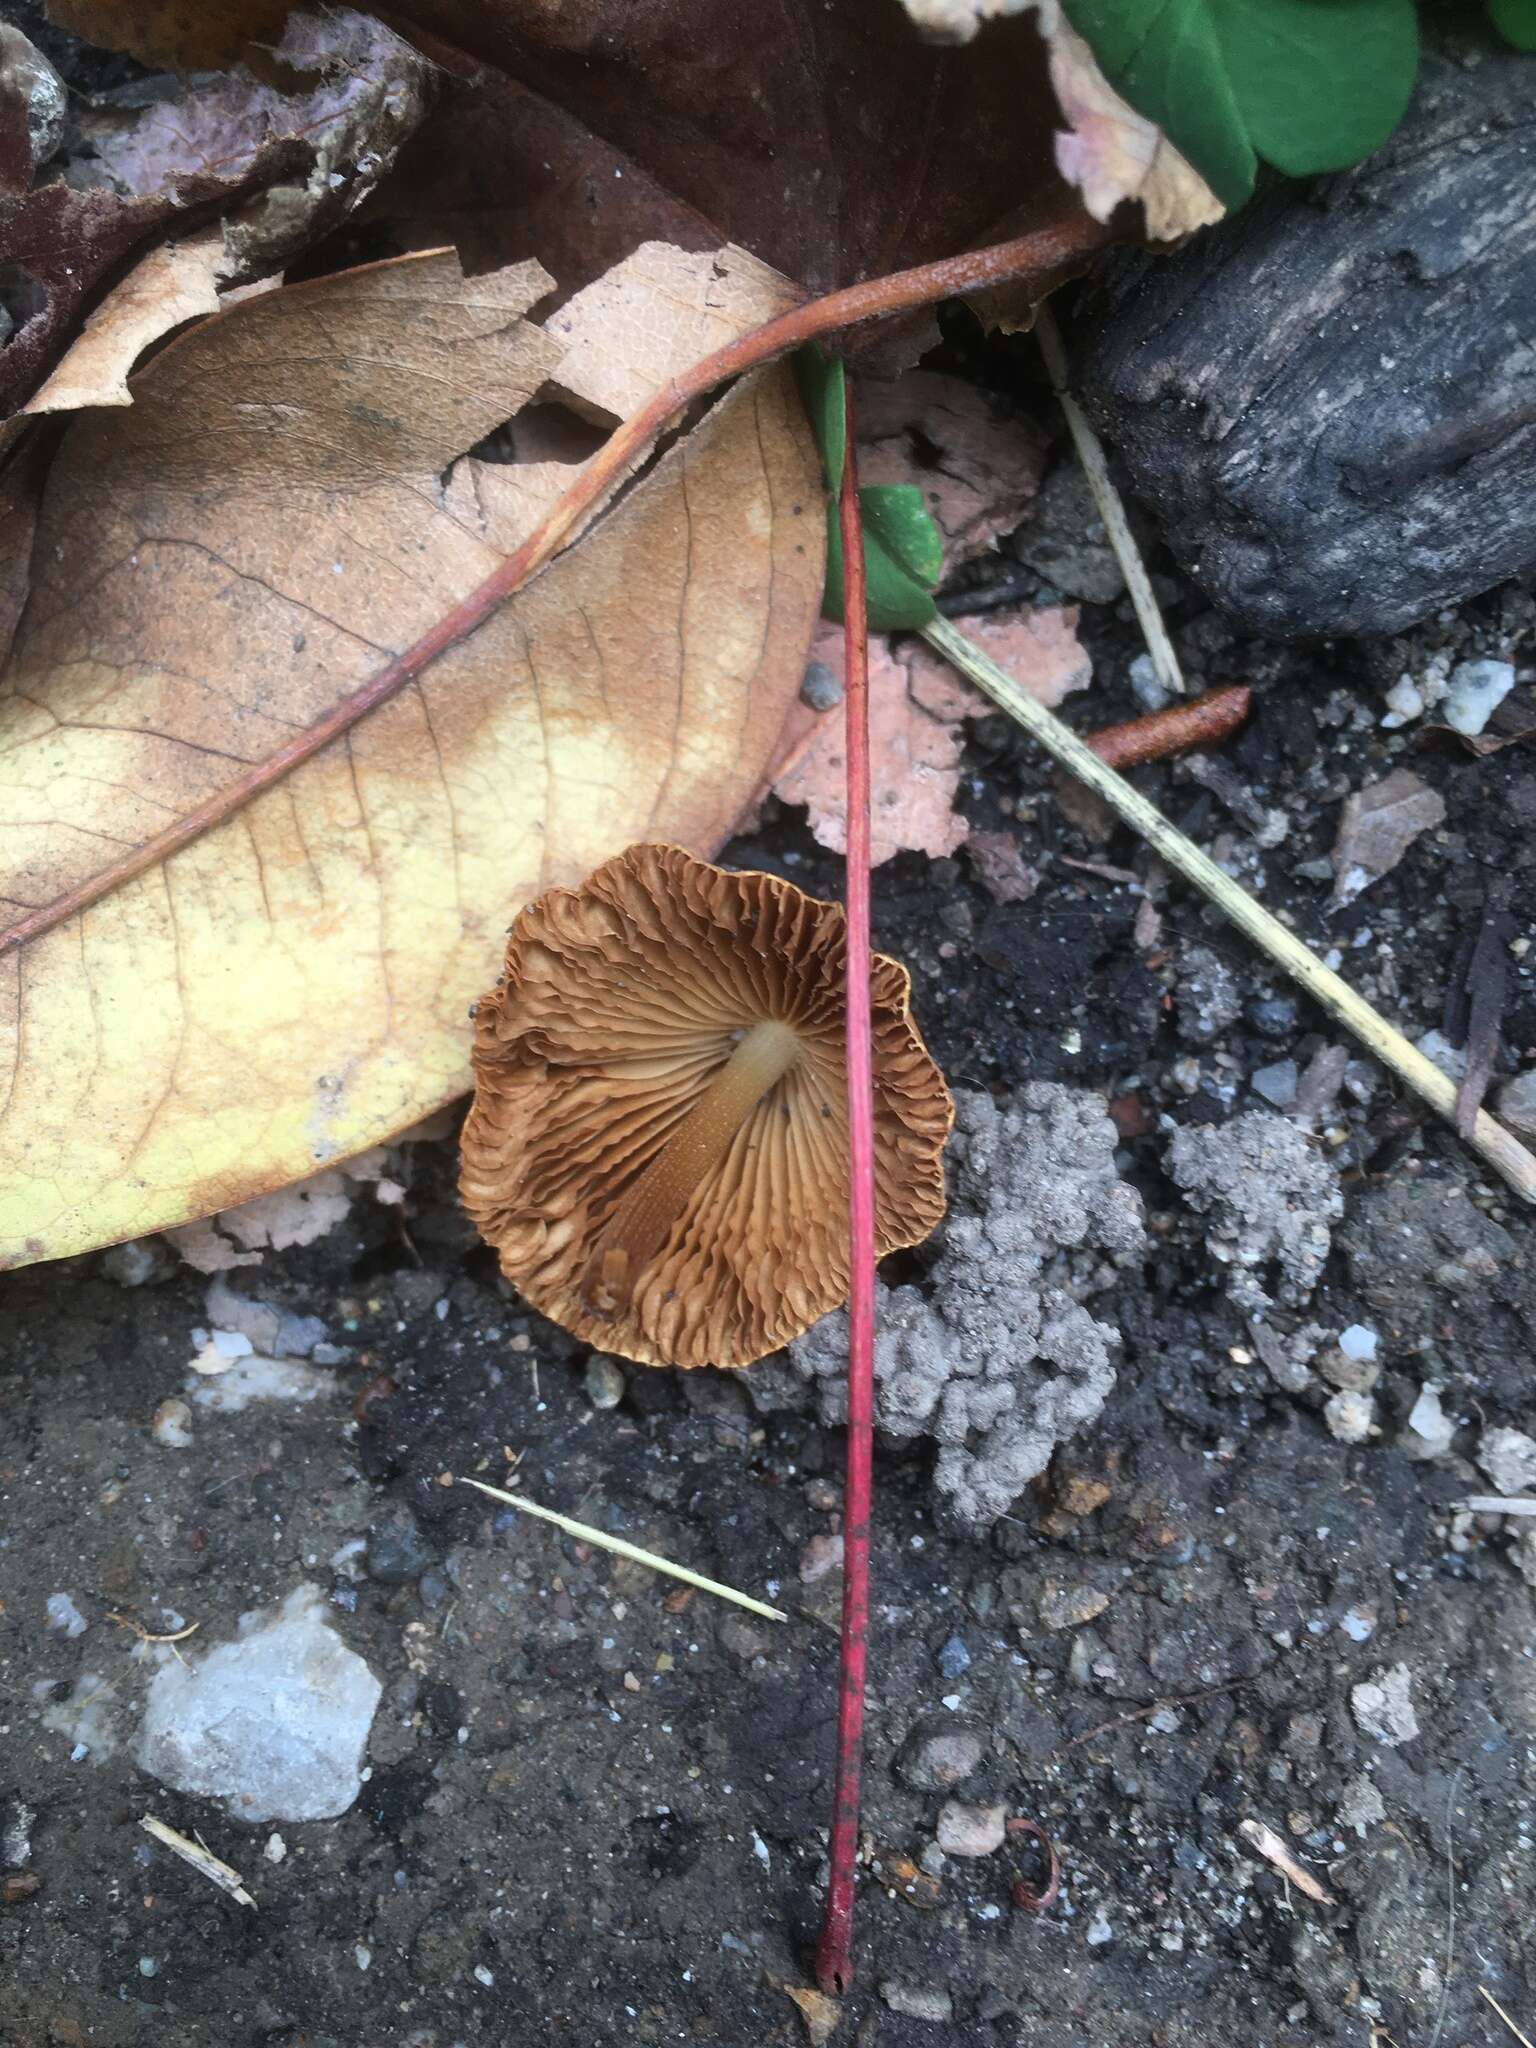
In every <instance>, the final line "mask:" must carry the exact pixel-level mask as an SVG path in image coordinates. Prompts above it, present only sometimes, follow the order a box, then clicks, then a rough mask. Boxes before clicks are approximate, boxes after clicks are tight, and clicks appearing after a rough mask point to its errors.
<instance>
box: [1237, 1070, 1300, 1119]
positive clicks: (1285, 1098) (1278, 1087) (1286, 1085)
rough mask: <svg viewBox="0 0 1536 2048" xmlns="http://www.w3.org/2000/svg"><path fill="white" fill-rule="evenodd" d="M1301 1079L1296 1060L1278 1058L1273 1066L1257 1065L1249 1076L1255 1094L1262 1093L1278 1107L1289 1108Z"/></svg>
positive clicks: (1266, 1099) (1267, 1100)
mask: <svg viewBox="0 0 1536 2048" xmlns="http://www.w3.org/2000/svg"><path fill="white" fill-rule="evenodd" d="M1300 1079H1301V1074H1300V1070H1299V1069H1298V1067H1297V1065H1296V1062H1295V1061H1294V1060H1276V1061H1275V1063H1274V1065H1273V1066H1268V1067H1256V1068H1255V1069H1254V1071H1253V1073H1252V1074H1251V1075H1250V1076H1249V1083H1250V1085H1251V1087H1252V1089H1253V1092H1254V1093H1255V1095H1262V1096H1263V1098H1264V1100H1265V1101H1266V1102H1269V1103H1273V1105H1274V1107H1275V1108H1276V1109H1289V1108H1290V1106H1291V1104H1292V1103H1293V1102H1294V1101H1295V1100H1296V1089H1297V1086H1298V1084H1299V1082H1300Z"/></svg>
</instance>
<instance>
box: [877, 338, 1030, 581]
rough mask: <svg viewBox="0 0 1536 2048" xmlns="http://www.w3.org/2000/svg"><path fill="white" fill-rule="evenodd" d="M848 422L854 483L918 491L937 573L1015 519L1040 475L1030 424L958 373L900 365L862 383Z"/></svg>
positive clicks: (992, 543)
mask: <svg viewBox="0 0 1536 2048" xmlns="http://www.w3.org/2000/svg"><path fill="white" fill-rule="evenodd" d="M858 422H859V479H860V481H861V482H862V483H866V484H913V485H915V486H916V487H917V489H918V490H920V491H921V492H922V494H923V499H924V501H925V503H926V504H927V507H928V510H929V511H930V512H931V513H932V515H933V519H934V523H935V525H936V526H937V527H938V529H939V533H940V535H941V536H942V538H943V541H944V567H943V571H942V575H944V576H947V575H948V574H949V571H950V570H951V569H952V568H954V567H955V565H956V564H957V563H959V562H968V561H970V560H972V559H973V558H974V557H975V556H977V555H981V554H985V553H986V552H987V550H988V549H989V548H994V547H996V545H997V540H998V536H999V535H1000V534H1004V533H1011V532H1012V530H1013V529H1014V527H1016V526H1018V525H1019V524H1020V523H1021V522H1022V520H1023V518H1024V515H1025V514H1026V512H1028V510H1029V508H1030V506H1031V505H1032V504H1033V503H1034V499H1035V493H1036V492H1037V491H1038V489H1039V488H1040V479H1041V477H1042V476H1043V475H1044V473H1045V455H1046V449H1045V442H1044V439H1043V438H1042V436H1041V434H1040V431H1039V429H1038V428H1037V427H1036V426H1035V425H1034V424H1033V423H1032V422H1031V421H1029V420H1024V419H1020V418H1018V417H1017V416H1015V415H1012V414H1009V413H1007V412H1005V411H1003V410H1002V408H1001V407H1000V406H997V405H994V404H993V403H992V402H991V401H990V400H989V399H988V398H987V396H986V394H985V392H982V391H978V390H977V388H976V386H975V385H974V384H968V383H966V382H965V381H964V379H963V378H960V377H946V376H942V375H940V374H939V373H938V372H937V371H933V370H909V371H908V372H907V373H906V375H905V376H903V377H899V378H897V379H896V381H895V382H894V383H890V384H877V383H874V382H870V383H869V384H868V385H867V386H864V387H862V388H861V390H860V393H859V407H858Z"/></svg>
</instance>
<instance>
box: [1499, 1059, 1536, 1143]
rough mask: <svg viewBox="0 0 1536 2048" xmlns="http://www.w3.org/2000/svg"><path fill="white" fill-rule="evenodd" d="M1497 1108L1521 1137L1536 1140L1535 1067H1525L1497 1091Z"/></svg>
mask: <svg viewBox="0 0 1536 2048" xmlns="http://www.w3.org/2000/svg"><path fill="white" fill-rule="evenodd" d="M1496 1106H1497V1108H1498V1112H1499V1115H1500V1116H1501V1117H1503V1119H1504V1121H1505V1123H1507V1124H1509V1125H1510V1126H1511V1127H1512V1128H1513V1129H1515V1130H1517V1131H1519V1133H1520V1134H1521V1136H1522V1137H1525V1138H1536V1067H1527V1068H1526V1070H1525V1072H1524V1073H1523V1074H1516V1076H1515V1078H1514V1079H1513V1080H1512V1081H1506V1082H1505V1083H1504V1086H1503V1087H1502V1088H1501V1089H1500V1090H1499V1097H1498V1103H1497V1105H1496Z"/></svg>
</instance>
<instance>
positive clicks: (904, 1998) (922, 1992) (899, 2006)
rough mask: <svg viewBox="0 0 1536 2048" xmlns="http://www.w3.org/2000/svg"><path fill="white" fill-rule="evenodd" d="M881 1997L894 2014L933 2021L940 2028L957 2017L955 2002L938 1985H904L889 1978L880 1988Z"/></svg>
mask: <svg viewBox="0 0 1536 2048" xmlns="http://www.w3.org/2000/svg"><path fill="white" fill-rule="evenodd" d="M880 1996H881V1997H882V1998H883V1999H884V2000H885V2002H886V2004H887V2005H888V2006H889V2007H890V2009H891V2011H892V2012H899V2013H902V2014H903V2015H904V2016H905V2017H906V2018H907V2019H909V2020H931V2021H933V2023H934V2024H935V2025H936V2026H938V2025H942V2024H943V2023H944V2022H946V2021H948V2020H952V2019H953V2018H954V2016H955V2001H954V2000H953V1999H952V1998H951V1997H950V1995H949V1993H948V1992H947V1991H944V1990H941V1989H940V1988H939V1986H938V1985H936V1984H903V1983H900V1982H899V1981H898V1980H897V1979H896V1978H894V1977H887V1978H886V1979H885V1981H884V1983H882V1985H881V1986H880Z"/></svg>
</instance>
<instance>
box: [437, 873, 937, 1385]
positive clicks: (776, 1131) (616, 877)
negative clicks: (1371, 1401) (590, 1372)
mask: <svg viewBox="0 0 1536 2048" xmlns="http://www.w3.org/2000/svg"><path fill="white" fill-rule="evenodd" d="M843 978H844V920H843V913H842V910H841V909H840V908H839V907H838V906H837V905H836V904H832V903H820V902H817V901H816V899H815V898H814V897H811V896H807V895H806V894H805V893H804V892H803V890H800V889H797V888H795V887H794V885H793V884H792V883H790V882H781V881H779V880H778V879H777V877H776V876H773V875H759V874H732V873H729V872H728V871H727V870H726V869H724V868H718V867H711V866H710V865H709V864H708V863H707V862H705V861H700V860H695V859H694V858H693V856H692V855H691V854H688V853H684V852H683V851H682V849H681V848H679V847H676V846H632V847H631V848H630V849H629V851H628V852H627V853H622V854H620V855H619V856H618V857H617V858H616V859H614V860H611V861H608V862H607V863H605V865H604V866H602V867H600V868H599V869H598V870H597V871H596V873H595V874H592V875H589V876H588V877H587V879H586V881H585V882H583V883H582V884H581V885H580V887H579V888H575V889H551V890H550V891H549V892H548V893H547V894H546V895H544V896H541V897H540V898H539V899H538V901H537V902H535V903H531V904H529V905H528V907H527V909H525V910H524V911H523V912H522V913H521V915H520V916H519V917H518V920H517V922H516V924H514V925H513V927H512V934H511V938H510V939H509V941H508V944H507V964H506V972H505V974H504V975H503V977H502V979H501V981H500V982H498V984H497V986H496V988H495V989H494V990H493V991H492V993H491V994H490V995H488V996H486V997H485V998H484V999H483V1000H482V1001H481V1002H480V1003H479V1004H478V1005H477V1007H476V1010H475V1048H474V1064H475V1100H474V1105H473V1107H472V1108H471V1110H470V1113H469V1119H468V1121H467V1123H466V1124H465V1126H464V1137H463V1165H462V1172H461V1180H460V1185H461V1189H462V1192H463V1196H464V1206H465V1207H466V1209H467V1210H468V1211H469V1213H470V1215H471V1216H472V1217H473V1218H474V1220H475V1222H476V1223H477V1224H478V1225H479V1227H480V1230H481V1233H482V1234H483V1235H484V1237H485V1238H486V1239H487V1240H488V1241H489V1242H490V1243H491V1244H492V1245H494V1246H495V1248H496V1250H497V1252H498V1253H499V1255H500V1258H501V1270H502V1271H503V1273H505V1274H506V1276H507V1278H508V1279H509V1280H512V1281H514V1282H515V1283H516V1285H517V1287H518V1289H519V1290H520V1292H521V1293H522V1294H523V1295H524V1296H525V1297H526V1299H527V1300H528V1301H530V1302H531V1303H532V1304H533V1306H534V1307H535V1308H537V1309H539V1310H541V1311H542V1313H543V1314H545V1315H547V1316H550V1317H552V1318H553V1319H554V1320H555V1321H556V1322H558V1323H563V1324H564V1326H565V1327H566V1329H568V1330H571V1331H574V1333H575V1334H576V1335H577V1336H578V1337H583V1338H585V1339H586V1340H587V1341H588V1342H589V1343H592V1344H596V1345H599V1346H601V1347H602V1349H604V1350H605V1351H616V1352H619V1353H621V1354H622V1355H623V1356H625V1357H627V1358H637V1359H641V1360H643V1361H644V1362H645V1363H646V1364H648V1365H684V1366H693V1365H746V1364H748V1363H749V1362H750V1361H751V1360H752V1359H754V1358H760V1357H761V1356H762V1355H763V1353H764V1352H766V1351H772V1350H774V1349H776V1348H777V1347H778V1346H779V1345H781V1344H785V1343H787V1342H788V1341H789V1340H790V1338H792V1337H796V1336H798V1335H799V1334H800V1333H801V1331H803V1330H805V1329H807V1328H809V1326H810V1325H811V1324H812V1323H813V1322H815V1320H816V1318H817V1317H818V1316H820V1315H822V1314H824V1313H825V1312H826V1310H828V1309H830V1308H835V1307H836V1306H837V1305H838V1304H839V1303H840V1302H841V1301H843V1300H844V1299H845V1298H846V1296H847V1292H848V1114H847V1102H846V1095H845V1086H846V1084H845V1081H844V1073H843ZM871 992H872V998H873V1005H874V1067H875V1175H876V1202H875V1217H876V1231H877V1238H878V1244H877V1250H878V1251H879V1252H880V1253H882V1254H883V1253H885V1252H888V1251H893V1250H895V1249H896V1247H897V1246H899V1245H908V1244H916V1243H917V1242H918V1241H919V1240H920V1239H922V1238H924V1237H926V1236H927V1235H928V1233H929V1231H930V1230H932V1229H933V1227H934V1225H935V1224H936V1223H937V1222H938V1220H939V1218H940V1217H941V1216H942V1215H943V1213H944V1172H943V1165H942V1154H943V1149H944V1141H945V1139H946V1137H947V1136H948V1135H949V1129H950V1125H951V1123H952V1122H953V1120H954V1106H953V1104H952V1103H951V1101H950V1099H949V1092H948V1090H947V1089H946V1088H945V1086H944V1079H943V1076H942V1075H941V1074H940V1072H939V1070H938V1068H937V1067H936V1066H935V1065H934V1063H933V1061H932V1060H931V1059H930V1058H929V1056H928V1052H927V1048H926V1047H925V1046H924V1044H923V1041H922V1039H921V1038H920V1037H919V1035H918V1032H917V1029H916V1027H915V1025H914V1024H913V1023H912V1020H911V1017H910V1015H909V1011H908V997H909V992H910V983H909V981H908V978H907V973H906V970H905V969H904V968H902V967H900V966H898V965H897V963H896V962H895V961H894V960H888V959H886V958H885V957H884V956H883V955H881V954H878V953H877V954H876V955H875V958H874V965H873V975H872V982H871Z"/></svg>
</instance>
